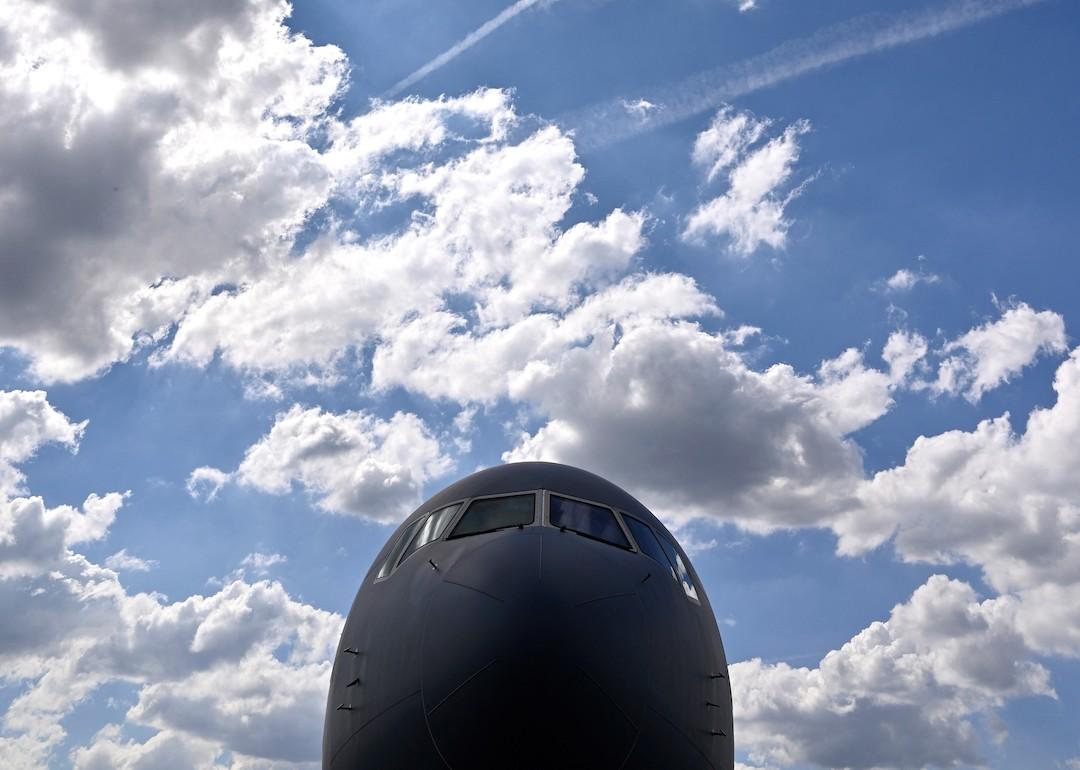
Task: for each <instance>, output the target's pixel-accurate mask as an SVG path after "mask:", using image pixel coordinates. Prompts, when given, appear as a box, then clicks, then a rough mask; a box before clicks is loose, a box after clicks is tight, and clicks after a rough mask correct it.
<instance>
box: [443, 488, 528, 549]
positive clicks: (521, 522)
mask: <svg viewBox="0 0 1080 770" xmlns="http://www.w3.org/2000/svg"><path fill="white" fill-rule="evenodd" d="M535 519H536V495H533V494H531V493H530V494H527V495H507V496H506V497H484V498H481V499H479V500H473V501H472V502H471V503H469V507H468V508H466V509H465V513H464V514H462V516H461V520H460V521H459V522H458V523H457V526H455V527H454V531H453V532H451V533H450V536H449V538H448V539H451V538H455V537H466V536H468V535H480V534H483V533H484V532H495V531H497V530H500V529H509V528H510V527H524V526H526V525H528V524H532V523H533V521H535Z"/></svg>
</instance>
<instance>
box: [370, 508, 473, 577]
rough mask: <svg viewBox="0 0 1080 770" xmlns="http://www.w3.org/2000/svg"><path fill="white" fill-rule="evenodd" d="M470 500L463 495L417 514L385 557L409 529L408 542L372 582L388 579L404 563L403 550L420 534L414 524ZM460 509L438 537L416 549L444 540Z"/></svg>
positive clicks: (390, 554) (387, 556) (407, 533)
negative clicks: (391, 563) (384, 572)
mask: <svg viewBox="0 0 1080 770" xmlns="http://www.w3.org/2000/svg"><path fill="white" fill-rule="evenodd" d="M471 502H472V499H471V498H468V497H463V498H461V499H460V500H455V501H452V502H449V503H446V504H445V505H440V506H439V507H437V508H432V509H431V510H430V511H427V512H426V513H422V514H420V515H419V516H417V517H416V520H415V521H413V522H412V524H410V525H409V526H407V527H405V529H404V530H403V531H402V533H401V536H400V537H398V539H397V540H395V541H394V545H393V546H392V547H391V548H390V551H389V553H387V554H386V558H387V559H389V558H390V557H391V556H392V555H393V553H394V549H395V548H397V547H398V544H399V543H401V542H402V541H403V540H404V539H405V537H406V536H407V535H409V531H410V530H412V535H410V536H409V537H408V542H406V543H405V544H404V545H403V546H402V548H401V552H400V553H399V554H398V555H397V556H396V557H395V558H394V563H393V565H392V566H391V567H390V570H389V571H388V572H387V573H386V574H385V575H379V573H378V572H376V573H375V580H374V581H373V582H375V583H381V582H382V581H384V580H389V579H390V578H391V577H393V575H394V573H395V572H397V571H398V567H400V566H401V565H402V564H404V563H405V559H404V558H402V557H404V555H405V551H406V550H408V548H409V545H410V544H411V543H412V541H413V539H415V538H416V536H417V535H418V534H420V527H419V526H417V528H416V529H415V530H413V527H414V526H416V525H418V524H419V525H420V526H423V522H424V521H425V520H426V519H428V518H430V517H431V516H433V515H434V514H436V513H438V512H439V511H441V510H443V509H444V508H449V507H450V506H452V505H457V506H465V505H466V504H467V503H471ZM462 510H463V509H462V508H460V507H459V508H458V510H457V511H455V512H454V515H453V517H452V518H451V519H450V522H449V523H448V524H447V525H446V529H445V530H444V531H443V534H442V535H441V536H440V537H437V538H435V539H434V540H429V541H428V542H426V543H424V544H423V545H422V546H420V548H417V549H416V550H417V551H420V550H422V549H424V548H427V547H428V546H429V545H431V544H432V543H438V542H439V541H441V540H444V539H445V538H446V533H447V532H448V531H449V530H450V527H451V526H453V525H454V524H456V523H457V519H458V517H459V516H460V515H461V511H462ZM411 555H412V554H410V556H411ZM382 563H383V564H385V563H386V561H385V560H384V561H383V562H382ZM379 570H380V571H381V570H382V567H381V566H380V567H379Z"/></svg>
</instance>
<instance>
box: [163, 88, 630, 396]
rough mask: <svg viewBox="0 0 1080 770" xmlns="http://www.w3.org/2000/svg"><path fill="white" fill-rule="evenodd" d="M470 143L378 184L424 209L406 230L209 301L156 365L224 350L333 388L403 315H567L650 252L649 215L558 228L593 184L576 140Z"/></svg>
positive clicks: (321, 252) (309, 259)
mask: <svg viewBox="0 0 1080 770" xmlns="http://www.w3.org/2000/svg"><path fill="white" fill-rule="evenodd" d="M475 99H476V100H482V102H483V103H484V105H485V107H484V109H486V110H489V111H490V114H489V120H490V121H492V122H494V123H499V122H501V121H503V120H504V118H505V117H506V116H505V114H504V112H505V109H506V105H505V101H503V99H504V97H503V96H502V95H500V97H499V99H493V98H492V97H491V94H490V93H488V94H483V95H477V96H476V97H475ZM489 102H490V104H489ZM462 109H463V108H462ZM372 119H374V118H372ZM441 120H442V118H439V121H441ZM439 121H436V123H437V125H440V126H441V125H442V123H441V122H439ZM489 129H490V127H489ZM490 130H494V129H490ZM466 148H467V150H468V151H467V152H466V153H465V154H463V155H461V156H459V157H452V158H449V159H446V160H444V162H442V163H435V164H431V163H428V164H424V165H423V166H421V167H419V168H415V169H414V168H410V167H408V166H407V165H406V166H405V167H404V169H399V170H398V171H396V172H394V173H389V172H387V173H384V174H382V175H380V176H379V185H380V187H379V192H378V195H384V196H386V201H387V202H393V203H397V204H406V205H408V206H409V207H410V208H413V207H415V210H416V211H417V213H416V215H414V216H413V217H412V219H411V221H410V222H409V223H408V224H407V225H406V226H405V227H404V229H402V230H400V231H397V232H393V233H391V234H389V235H385V236H381V237H378V238H374V239H372V240H369V241H364V242H355V243H348V242H345V241H340V240H338V239H336V238H333V237H329V236H328V237H327V238H325V239H322V240H318V241H316V242H315V243H314V244H312V245H311V246H310V247H309V248H308V249H307V251H306V252H305V254H304V255H303V257H301V258H299V259H295V260H292V261H291V262H288V263H287V264H283V265H281V266H280V267H279V268H278V269H276V270H273V271H269V272H267V273H266V274H265V275H263V276H262V278H261V279H260V280H258V281H255V282H252V283H250V284H248V285H246V286H244V287H240V288H239V289H237V290H236V291H235V292H221V293H218V294H216V295H214V296H212V297H209V298H207V299H206V301H205V302H202V303H201V304H198V305H197V306H195V307H193V308H192V309H191V310H190V311H189V312H188V313H187V315H186V316H185V317H184V319H183V320H182V321H181V322H180V324H179V327H178V329H177V331H176V335H175V338H174V339H173V341H172V343H171V345H170V347H169V348H168V349H167V350H165V351H162V353H161V354H160V356H159V358H158V360H159V361H161V362H165V361H179V362H187V363H191V364H195V365H205V364H207V363H209V362H210V361H211V360H212V359H213V357H214V356H215V354H217V353H220V355H221V357H222V358H223V359H224V360H225V361H226V362H227V363H229V364H231V365H232V366H234V367H236V368H238V369H240V370H242V371H246V372H250V373H270V374H274V375H277V376H279V377H284V378H285V379H288V378H289V376H290V375H296V374H299V379H300V381H310V379H309V380H305V379H304V378H305V377H309V378H310V377H311V376H314V377H315V380H316V381H324V380H326V379H328V378H329V379H332V378H333V374H334V365H335V362H336V361H337V360H338V358H339V356H340V355H341V353H342V352H344V351H345V350H346V349H348V348H349V347H351V346H354V347H355V346H360V345H362V344H363V343H366V342H370V341H375V340H380V339H392V338H393V336H394V335H395V334H396V333H397V332H398V330H399V329H400V328H402V326H403V325H404V324H406V319H410V318H413V317H415V316H416V315H417V314H420V315H422V316H424V315H430V314H436V313H439V312H443V311H444V308H445V307H446V305H447V300H448V298H450V297H456V298H457V300H458V302H460V300H461V299H462V298H468V299H469V300H471V301H472V302H474V303H475V305H474V309H473V315H474V317H475V320H477V321H479V322H480V323H482V324H488V325H498V324H505V323H510V322H513V321H514V320H517V319H519V318H522V317H524V316H526V315H528V314H529V313H530V312H533V311H534V310H537V309H539V310H563V309H566V308H568V307H571V306H573V305H574V304H576V303H577V302H579V301H580V298H581V295H582V294H583V293H584V292H586V291H588V290H590V289H595V288H598V287H603V286H604V285H607V284H608V283H610V282H612V281H613V280H615V279H617V278H618V276H619V275H620V274H622V273H623V272H624V271H625V270H626V269H627V268H628V267H629V266H630V264H631V260H632V259H633V257H634V256H635V254H637V252H638V251H639V250H640V249H641V248H642V246H643V244H644V237H643V235H642V229H643V226H644V224H645V218H644V216H643V215H642V214H639V213H631V212H624V211H622V210H619V209H616V210H614V211H612V212H611V213H610V214H608V216H607V217H605V218H604V219H603V220H601V221H600V222H597V223H589V222H581V223H577V224H575V225H573V226H572V227H570V228H568V229H566V230H565V231H561V230H560V229H559V228H558V223H559V221H560V220H561V219H562V217H563V216H564V215H565V213H566V212H567V210H568V209H569V208H570V206H571V204H572V198H573V194H574V191H575V189H576V187H577V185H578V184H579V183H580V181H581V179H582V177H583V175H584V169H583V168H582V167H581V166H580V165H579V164H578V163H577V162H576V159H575V156H574V147H573V143H572V142H571V141H570V139H569V137H567V136H566V135H564V134H562V133H560V132H558V131H557V130H555V129H551V128H547V129H542V130H541V131H538V132H536V133H535V134H532V135H530V136H528V137H526V139H524V140H523V141H521V142H519V143H517V144H504V143H502V142H498V141H483V142H481V143H480V145H479V146H475V145H472V146H470V145H468V144H466ZM425 206H426V208H425Z"/></svg>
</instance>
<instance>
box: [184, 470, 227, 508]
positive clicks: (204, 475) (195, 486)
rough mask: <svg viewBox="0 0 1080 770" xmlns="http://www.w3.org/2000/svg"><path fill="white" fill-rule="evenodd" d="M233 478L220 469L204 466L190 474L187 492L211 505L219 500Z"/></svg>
mask: <svg viewBox="0 0 1080 770" xmlns="http://www.w3.org/2000/svg"><path fill="white" fill-rule="evenodd" d="M231 478H232V476H231V475H230V474H228V473H226V472H225V471H223V470H221V469H220V468H211V467H210V466H209V465H202V466H200V467H198V468H196V469H195V470H193V471H192V472H191V473H190V474H188V479H187V491H188V494H189V495H191V496H192V497H193V498H194V499H196V500H202V501H203V502H207V503H209V502H212V501H213V500H215V499H216V498H217V496H218V493H219V492H221V490H222V489H223V488H224V487H225V485H226V484H228V483H229V480H230V479H231Z"/></svg>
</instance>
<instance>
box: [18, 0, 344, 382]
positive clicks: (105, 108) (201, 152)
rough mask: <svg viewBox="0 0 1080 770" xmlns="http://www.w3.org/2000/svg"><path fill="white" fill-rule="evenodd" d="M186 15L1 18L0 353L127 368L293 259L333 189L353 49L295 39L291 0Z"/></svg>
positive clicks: (60, 375) (205, 5)
mask: <svg viewBox="0 0 1080 770" xmlns="http://www.w3.org/2000/svg"><path fill="white" fill-rule="evenodd" d="M182 5H183V8H182V9H180V8H179V7H178V8H176V9H172V8H170V9H165V10H160V9H156V8H155V9H150V8H149V7H141V6H137V4H135V5H132V6H131V7H130V8H126V10H125V12H124V13H119V14H118V13H117V12H116V11H115V9H113V8H112V7H111V6H109V5H107V4H105V3H102V2H87V3H76V2H59V1H57V2H52V3H38V2H30V1H29V0H15V1H13V2H8V3H5V4H4V5H3V7H2V9H0V27H2V28H3V29H5V30H6V32H7V40H8V45H9V49H10V50H9V55H8V56H6V57H5V58H4V60H3V62H0V84H2V85H0V116H3V117H0V129H2V130H0V136H2V137H3V139H2V140H0V165H3V167H4V169H5V181H4V191H3V194H2V195H0V233H2V236H0V254H4V255H5V263H4V276H5V280H4V282H3V284H2V287H3V288H2V289H0V292H2V293H0V329H3V332H2V333H0V345H10V346H13V347H15V348H17V349H19V350H21V351H22V352H23V353H25V354H26V355H27V356H28V357H29V358H30V360H31V366H32V370H33V372H34V373H35V374H36V375H37V376H38V377H40V378H42V379H43V380H46V381H51V380H72V379H78V378H80V377H85V376H88V375H92V374H93V373H95V372H98V371H100V370H102V369H103V368H105V367H107V366H108V365H109V364H110V363H112V362H114V361H117V360H123V359H125V358H127V357H128V356H130V355H131V353H132V352H133V351H134V350H136V349H137V348H139V347H140V346H143V345H145V344H149V343H152V342H153V341H154V340H156V339H159V338H160V336H161V335H162V333H163V332H164V331H165V330H166V329H167V326H168V324H169V323H170V322H172V321H174V320H175V319H176V318H177V317H178V315H179V314H180V313H182V311H183V309H184V308H185V307H186V306H187V304H188V303H189V302H190V301H191V300H192V299H193V298H195V297H198V296H200V295H202V294H205V293H206V292H207V291H208V290H209V289H210V288H212V287H213V285H214V284H216V283H221V282H235V281H237V280H241V279H242V278H243V277H244V276H247V275H249V274H251V272H252V271H257V270H258V269H260V267H261V266H262V265H263V264H265V263H266V262H268V261H270V262H272V261H274V260H276V259H281V258H286V257H287V253H288V236H289V235H290V234H291V233H294V232H296V230H297V229H298V228H299V227H300V226H301V225H302V224H303V222H304V220H305V218H306V217H307V215H308V213H309V212H311V211H312V210H314V209H315V208H317V207H319V206H321V205H323V203H324V202H325V201H326V199H327V196H328V194H329V193H330V191H331V189H332V187H333V182H332V179H331V177H330V174H329V173H328V172H327V170H326V168H325V164H324V163H323V162H322V159H321V158H320V155H319V153H318V152H317V151H316V150H315V149H313V147H312V146H311V145H310V144H309V143H308V140H309V137H311V136H312V134H313V131H314V130H315V129H316V128H317V127H318V125H319V123H320V122H321V121H322V120H323V119H324V117H325V112H326V109H327V107H328V105H329V104H330V103H331V101H332V100H333V99H334V98H335V96H336V94H337V93H338V92H339V91H340V89H341V87H342V85H343V82H344V78H345V74H346V67H345V60H344V56H343V54H342V52H341V51H340V50H339V49H337V48H335V47H333V46H314V45H312V44H311V43H310V41H308V40H307V39H306V38H304V37H302V36H300V35H294V34H292V33H290V32H288V30H286V29H285V27H284V26H283V25H282V20H283V18H284V16H285V14H286V13H287V12H288V6H287V5H286V4H284V3H281V2H277V0H253V1H252V2H250V3H248V2H244V3H241V2H232V1H230V2H227V3H210V2H198V3H185V4H182ZM58 210H62V211H64V212H66V213H67V215H66V216H64V217H61V218H57V217H56V216H55V214H56V212H57V211H58ZM59 309H62V311H63V312H60V311H59Z"/></svg>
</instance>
